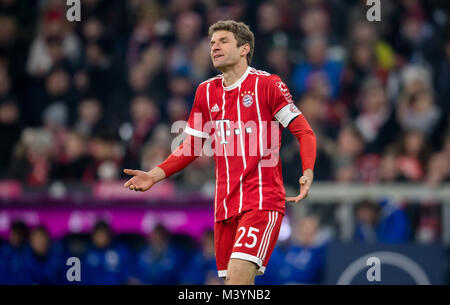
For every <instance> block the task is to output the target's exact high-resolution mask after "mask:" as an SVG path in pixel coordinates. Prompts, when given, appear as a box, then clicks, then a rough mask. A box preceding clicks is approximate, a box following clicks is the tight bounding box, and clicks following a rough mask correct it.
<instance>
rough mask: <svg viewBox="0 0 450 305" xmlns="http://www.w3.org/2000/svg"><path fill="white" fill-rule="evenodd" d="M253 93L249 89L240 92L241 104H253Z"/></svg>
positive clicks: (246, 105) (247, 105)
mask: <svg viewBox="0 0 450 305" xmlns="http://www.w3.org/2000/svg"><path fill="white" fill-rule="evenodd" d="M253 95H255V94H254V93H253V92H250V91H245V92H244V93H241V97H242V104H243V105H244V106H245V107H250V106H251V105H252V104H253Z"/></svg>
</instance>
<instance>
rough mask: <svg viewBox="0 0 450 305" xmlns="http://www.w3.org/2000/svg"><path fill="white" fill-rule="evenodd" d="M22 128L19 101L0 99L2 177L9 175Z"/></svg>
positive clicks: (0, 167) (0, 162)
mask: <svg viewBox="0 0 450 305" xmlns="http://www.w3.org/2000/svg"><path fill="white" fill-rule="evenodd" d="M1 74H2V73H1V72H0V84H1ZM0 87H1V85H0ZM22 128H23V125H22V122H21V118H20V109H19V105H17V102H16V101H15V100H13V99H6V100H0V138H1V139H2V141H1V143H0V178H6V177H8V168H9V165H10V164H11V160H12V156H13V149H14V145H15V144H16V143H17V142H18V141H19V140H20V136H21V133H22Z"/></svg>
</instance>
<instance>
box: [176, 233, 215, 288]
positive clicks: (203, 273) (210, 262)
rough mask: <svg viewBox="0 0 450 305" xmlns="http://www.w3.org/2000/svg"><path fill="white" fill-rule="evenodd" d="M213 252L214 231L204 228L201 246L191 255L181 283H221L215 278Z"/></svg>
mask: <svg viewBox="0 0 450 305" xmlns="http://www.w3.org/2000/svg"><path fill="white" fill-rule="evenodd" d="M216 275H217V267H216V260H215V253H214V232H213V231H212V230H206V231H205V232H204V233H203V236H202V239H201V246H200V247H199V249H198V250H197V251H196V253H195V254H194V255H193V257H192V259H191V261H190V263H188V264H187V269H186V270H183V274H182V279H181V283H182V284H195V285H212V284H222V281H221V280H220V279H218V278H217V276H216Z"/></svg>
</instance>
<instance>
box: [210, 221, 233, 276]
mask: <svg viewBox="0 0 450 305" xmlns="http://www.w3.org/2000/svg"><path fill="white" fill-rule="evenodd" d="M237 226H238V220H237V217H233V218H231V219H228V220H226V221H220V222H216V223H215V224H214V247H215V253H216V266H217V271H218V275H219V277H225V276H226V274H227V268H228V263H229V261H230V256H231V252H232V251H233V245H234V238H235V235H236V229H237Z"/></svg>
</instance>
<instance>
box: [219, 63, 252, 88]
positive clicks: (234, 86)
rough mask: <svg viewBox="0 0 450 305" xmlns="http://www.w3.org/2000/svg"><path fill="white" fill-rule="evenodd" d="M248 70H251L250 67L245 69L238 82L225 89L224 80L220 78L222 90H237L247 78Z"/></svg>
mask: <svg viewBox="0 0 450 305" xmlns="http://www.w3.org/2000/svg"><path fill="white" fill-rule="evenodd" d="M250 69H251V68H250V66H249V67H247V70H245V73H244V74H242V76H241V78H239V80H238V81H237V82H235V83H234V84H232V85H230V86H228V87H225V85H224V81H225V79H224V78H222V86H223V90H225V91H228V90H233V89H235V88H237V87H238V86H239V85H240V84H241V83H242V82H243V81H244V80H245V79H246V78H247V75H248V74H249V73H250Z"/></svg>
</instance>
